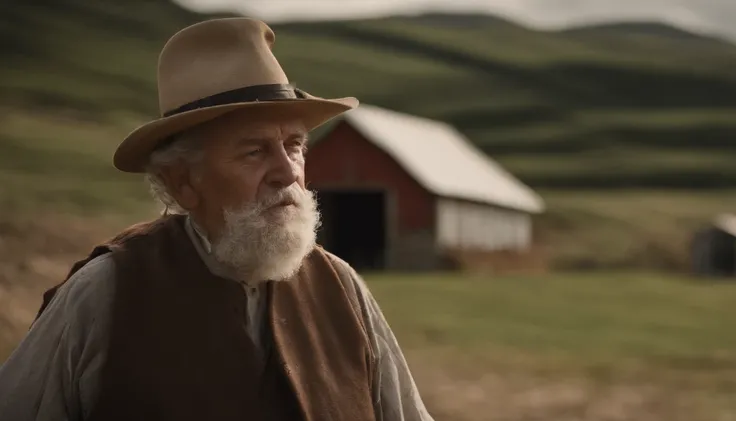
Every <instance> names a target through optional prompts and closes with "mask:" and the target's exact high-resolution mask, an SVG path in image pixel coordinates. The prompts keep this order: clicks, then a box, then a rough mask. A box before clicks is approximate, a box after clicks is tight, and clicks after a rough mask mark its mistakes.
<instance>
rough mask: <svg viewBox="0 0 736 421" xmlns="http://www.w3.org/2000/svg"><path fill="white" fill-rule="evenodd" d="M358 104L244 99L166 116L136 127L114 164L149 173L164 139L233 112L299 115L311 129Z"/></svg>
mask: <svg viewBox="0 0 736 421" xmlns="http://www.w3.org/2000/svg"><path fill="white" fill-rule="evenodd" d="M357 106H358V100H357V99H356V98H352V97H347V98H338V99H322V98H316V97H312V98H304V99H294V100H281V101H260V102H241V103H234V104H227V105H219V106H214V107H208V108H201V109H197V110H192V111H187V112H184V113H181V114H176V115H173V116H171V117H164V118H160V119H157V120H154V121H151V122H149V123H147V124H144V125H142V126H140V127H138V128H137V129H135V130H133V131H132V132H131V133H130V134H129V135H128V136H127V137H126V138H125V139H124V140H123V141H122V142H121V143H120V145H119V146H118V148H117V149H116V150H115V154H114V156H113V165H114V166H115V168H117V169H118V170H120V171H123V172H129V173H142V172H145V170H146V166H147V165H148V159H149V156H150V155H151V153H152V152H153V151H154V150H155V149H156V147H158V146H159V145H160V144H161V142H163V141H164V140H166V139H168V138H170V137H171V136H173V135H175V134H177V133H180V132H182V131H184V130H187V129H189V128H192V127H194V126H196V125H199V124H202V123H206V122H208V121H211V120H214V119H215V118H217V117H220V116H222V115H224V114H226V113H229V112H231V111H235V110H240V109H247V108H258V110H259V111H260V110H264V111H267V112H272V113H274V114H283V115H288V116H290V117H295V118H298V119H300V120H301V121H302V123H303V124H304V126H305V128H306V129H307V130H308V131H311V130H313V129H315V128H317V127H319V126H321V125H323V124H324V123H326V122H328V121H329V120H331V119H333V118H334V117H337V116H339V115H340V114H342V113H344V112H346V111H349V110H351V109H354V108H355V107H357Z"/></svg>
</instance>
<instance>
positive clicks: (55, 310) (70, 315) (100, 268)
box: [41, 253, 115, 322]
mask: <svg viewBox="0 0 736 421" xmlns="http://www.w3.org/2000/svg"><path fill="white" fill-rule="evenodd" d="M114 276H115V263H114V260H113V258H112V256H111V254H110V253H105V254H102V255H100V256H97V257H95V258H94V259H92V260H90V261H89V262H87V263H86V264H85V265H84V266H82V267H81V268H80V269H79V270H77V271H76V272H75V273H74V274H73V275H72V276H70V277H69V279H67V280H66V282H64V283H63V284H62V285H61V286H60V287H59V288H58V291H56V293H55V294H54V297H53V299H52V300H51V302H50V303H49V305H48V307H47V308H46V309H45V310H44V312H43V314H42V315H41V317H63V318H66V319H67V321H69V322H71V321H72V320H73V319H79V318H81V319H89V318H91V319H94V318H97V316H98V315H99V313H100V312H101V311H103V310H104V309H106V308H107V307H108V304H109V301H110V300H111V299H112V294H113V289H114Z"/></svg>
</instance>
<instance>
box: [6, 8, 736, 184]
mask: <svg viewBox="0 0 736 421" xmlns="http://www.w3.org/2000/svg"><path fill="white" fill-rule="evenodd" d="M4 1H6V2H7V1H8V0H4ZM5 9H7V10H8V11H9V13H3V14H2V15H1V16H0V39H4V40H5V41H3V44H2V45H1V47H2V48H1V49H0V59H2V60H3V62H4V63H8V64H7V65H4V66H2V67H1V68H0V98H2V99H1V100H0V101H2V104H0V106H5V107H12V108H13V109H15V110H18V109H21V110H33V112H38V111H39V110H43V111H44V112H47V111H50V112H51V114H54V115H57V114H58V111H59V110H64V112H65V115H69V114H70V113H71V114H72V115H74V117H75V118H80V119H85V120H94V121H102V122H105V124H108V125H117V126H116V127H119V128H120V131H121V132H123V131H125V130H128V129H130V128H131V127H133V125H134V123H135V122H137V121H139V120H141V119H143V118H145V117H146V116H150V115H153V114H155V113H156V109H155V107H156V101H155V61H156V57H157V53H158V50H159V49H160V47H161V46H162V45H163V42H164V41H165V39H166V38H167V37H168V36H169V35H170V34H171V33H172V32H173V31H175V30H176V29H178V28H180V27H183V26H185V25H187V24H189V23H191V22H194V21H196V20H199V19H201V18H202V17H201V16H197V15H195V14H194V13H191V12H188V11H186V10H183V9H181V8H180V7H178V6H176V5H174V4H172V3H169V2H167V1H156V2H154V1H144V0H132V1H126V2H124V3H122V2H113V1H110V0H105V1H102V0H96V1H94V2H93V1H90V0H54V1H51V0H44V1H35V2H33V3H31V2H25V3H19V2H14V4H12V7H5ZM274 27H275V29H276V31H277V41H276V47H275V49H276V52H277V54H278V56H279V57H280V59H281V60H282V61H283V64H284V66H285V67H286V68H287V71H288V72H289V74H290V75H291V77H292V79H293V80H294V81H295V82H296V83H297V84H298V85H299V86H300V87H303V88H305V89H308V90H311V91H315V92H316V93H319V94H323V95H326V96H330V95H336V96H339V95H356V96H358V97H360V98H361V99H362V100H363V101H364V102H368V103H374V104H377V105H383V106H388V107H392V108H396V109H399V110H402V111H406V112H410V113H415V114H419V115H424V116H428V117H432V118H438V119H443V120H447V121H450V122H452V123H453V124H455V125H457V126H458V127H459V128H460V129H461V130H462V131H464V132H465V133H466V134H468V135H469V136H470V137H471V138H472V139H473V140H474V141H475V142H476V143H477V144H479V145H480V146H481V147H482V148H483V149H484V150H486V151H488V152H489V153H491V154H492V155H493V156H494V157H495V158H497V159H498V160H499V161H501V162H502V163H503V164H504V165H506V166H507V167H508V168H509V169H510V170H511V171H513V172H515V173H516V174H518V175H519V176H520V177H521V178H522V179H523V180H524V181H526V182H528V183H530V184H532V185H533V186H536V187H554V188H590V187H595V188H602V187H610V188H614V187H615V188H626V187H639V188H641V187H675V188H702V187H711V188H712V187H725V186H732V185H734V183H736V167H734V166H733V165H732V164H731V162H732V161H733V159H734V157H736V140H734V135H736V72H734V71H733V69H735V68H736V46H734V45H732V44H730V43H728V42H725V41H722V40H718V39H713V38H708V37H704V36H698V35H695V34H688V33H686V32H683V31H680V30H678V29H675V28H670V27H667V26H663V25H658V24H637V25H630V24H621V25H606V26H600V27H585V28H577V29H573V30H568V31H564V32H555V33H550V32H539V31H533V30H530V29H527V28H524V27H522V26H519V25H517V24H515V23H512V22H508V21H505V20H501V19H499V18H496V17H492V16H462V15H458V16H449V15H425V16H419V17H396V18H390V19H376V20H364V21H354V22H334V23H326V22H320V23H308V24H280V25H274ZM42 126H43V121H39V126H38V127H42ZM39 130H40V129H39ZM0 136H3V137H4V138H5V137H8V136H9V135H8V134H7V133H3V132H2V129H0ZM58 141H61V142H64V141H65V139H58ZM69 141H70V142H73V141H74V140H73V139H72V140H69ZM111 141H112V140H111ZM26 143H27V142H26V141H24V142H22V143H21V145H20V146H19V144H17V143H16V144H11V143H8V142H5V141H4V142H3V145H4V146H0V148H2V149H4V148H11V149H12V156H13V158H9V157H10V154H4V155H5V156H6V157H8V158H5V159H7V160H12V161H14V162H15V161H17V159H16V158H17V157H18V156H19V155H22V154H24V153H25V152H24V151H23V149H24V148H26V149H27V146H23V145H24V144H26ZM8 145H11V146H8ZM13 148H14V149H13ZM2 149H0V152H3V151H2ZM6 152H7V151H6ZM0 156H1V155H0ZM2 160H3V158H0V163H2Z"/></svg>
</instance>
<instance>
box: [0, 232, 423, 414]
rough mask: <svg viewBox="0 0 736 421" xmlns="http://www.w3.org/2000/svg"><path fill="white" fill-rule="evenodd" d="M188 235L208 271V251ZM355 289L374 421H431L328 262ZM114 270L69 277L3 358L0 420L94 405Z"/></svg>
mask: <svg viewBox="0 0 736 421" xmlns="http://www.w3.org/2000/svg"><path fill="white" fill-rule="evenodd" d="M187 228H188V232H189V234H190V237H191V238H192V240H193V242H194V244H195V246H196V247H197V250H198V251H199V253H200V255H201V256H202V258H203V260H204V261H205V263H207V264H208V266H210V269H211V270H213V271H215V272H216V271H217V270H216V267H215V266H213V265H212V261H211V259H210V258H209V244H208V242H207V241H206V239H205V238H204V237H203V236H200V235H197V234H196V231H197V230H196V229H195V228H194V227H193V225H188V227H187ZM331 258H332V259H333V260H334V264H335V265H337V267H338V268H340V269H342V270H345V271H347V272H346V273H348V274H350V276H351V279H352V281H353V282H354V283H355V286H356V288H355V289H356V291H358V294H359V301H360V302H361V304H362V312H363V319H364V321H365V325H366V327H367V328H368V335H369V339H370V341H371V342H372V345H373V348H374V349H375V350H376V356H377V358H378V364H377V373H376V379H377V387H376V388H375V389H374V390H375V393H374V397H373V400H374V407H375V412H376V416H377V419H378V420H383V421H432V417H431V416H430V415H429V413H428V412H427V410H426V408H425V406H424V403H423V402H422V399H421V397H420V396H419V393H418V391H417V388H416V385H415V382H414V380H413V378H412V376H411V373H410V371H409V368H408V366H407V364H406V360H405V359H404V356H403V354H402V352H401V349H400V348H399V345H398V343H397V341H396V338H395V337H394V334H393V332H392V331H391V328H390V327H389V326H388V323H387V322H386V320H385V318H384V316H383V314H382V312H381V310H380V308H379V306H378V304H377V303H376V301H375V300H374V298H373V296H372V295H371V293H370V291H369V290H368V288H367V287H366V285H365V283H364V282H363V280H362V279H361V277H360V276H359V275H358V274H357V273H356V272H355V271H354V270H353V269H352V268H351V267H350V266H349V265H348V264H347V263H345V262H343V261H342V260H340V259H339V258H337V257H335V256H332V255H331ZM114 269H115V268H114V263H113V260H112V258H111V257H110V256H109V255H108V254H106V255H103V256H100V257H98V258H96V259H94V260H92V261H91V262H89V263H88V264H87V265H85V267H83V268H82V269H80V270H79V271H78V272H77V273H75V274H74V276H72V277H71V278H70V279H69V281H67V282H66V283H65V284H64V285H63V286H62V287H61V288H60V289H59V291H58V292H57V294H56V297H55V298H54V299H53V301H52V302H51V304H50V305H49V307H48V308H47V309H46V311H44V313H43V314H42V315H41V317H40V318H39V319H38V320H37V321H36V323H34V325H33V327H32V328H31V330H30V331H29V332H28V334H27V335H26V337H25V338H24V339H23V341H21V343H20V345H19V346H18V347H17V348H16V350H15V351H14V352H13V354H12V355H11V356H10V358H9V359H8V360H7V361H6V362H5V363H4V364H3V365H2V366H0V420H2V421H4V420H13V421H32V420H33V421H83V420H85V419H87V416H88V415H89V412H90V410H91V408H92V405H93V404H94V402H95V401H96V398H97V392H98V385H99V375H100V369H101V367H102V365H103V363H104V360H105V351H106V343H107V336H106V335H107V333H108V331H109V324H110V317H111V314H110V311H111V308H112V305H111V303H112V300H113V295H114V273H115V272H114ZM243 288H244V293H245V294H246V295H247V297H248V310H249V311H248V315H249V320H248V328H249V333H250V334H251V336H252V337H253V340H254V342H255V343H256V344H257V345H259V346H261V345H262V335H261V332H262V327H263V326H264V323H265V317H264V315H265V305H264V299H263V297H264V294H262V292H261V288H259V287H255V288H253V287H249V286H247V285H245V284H244V285H243Z"/></svg>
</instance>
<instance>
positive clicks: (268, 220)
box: [212, 184, 320, 285]
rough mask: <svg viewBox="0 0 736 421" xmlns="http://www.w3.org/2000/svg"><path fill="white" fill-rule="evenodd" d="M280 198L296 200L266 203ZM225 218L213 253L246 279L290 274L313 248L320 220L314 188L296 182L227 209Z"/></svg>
mask: <svg viewBox="0 0 736 421" xmlns="http://www.w3.org/2000/svg"><path fill="white" fill-rule="evenodd" d="M285 199H289V200H292V201H294V202H295V205H293V206H287V207H283V208H274V209H269V207H271V206H273V205H274V204H276V203H279V202H280V201H282V200H285ZM224 219H225V225H224V229H223V232H222V234H221V235H220V238H219V239H218V240H217V241H216V242H215V243H214V244H212V252H213V255H214V258H215V260H216V261H217V262H218V263H220V264H221V265H223V266H224V269H225V270H226V271H227V272H229V274H231V276H233V277H235V279H238V280H240V281H241V282H245V283H247V284H250V285H254V284H258V283H260V282H265V281H284V280H287V279H289V278H290V277H291V276H292V275H294V274H295V273H296V272H297V271H298V270H299V267H300V266H301V265H302V262H303V260H304V258H305V257H306V256H307V255H308V254H309V253H310V252H311V251H312V250H313V249H314V247H315V244H316V238H317V228H318V227H319V224H320V214H319V211H318V210H317V202H316V201H315V199H314V195H313V193H312V192H310V191H309V190H304V189H302V188H301V187H300V186H299V185H297V184H292V185H291V186H290V187H288V188H285V189H283V190H280V191H278V192H277V193H276V194H274V195H272V196H271V197H268V198H266V199H264V200H260V201H258V202H256V203H249V204H248V205H246V206H244V207H243V208H240V209H226V210H225V211H224Z"/></svg>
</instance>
